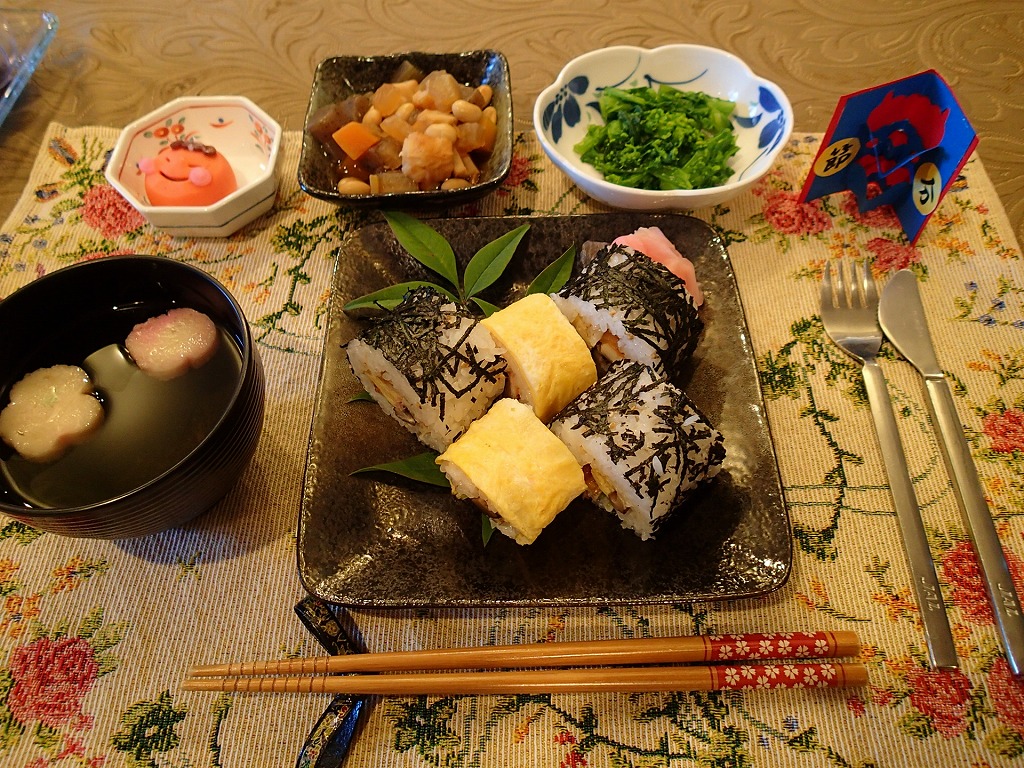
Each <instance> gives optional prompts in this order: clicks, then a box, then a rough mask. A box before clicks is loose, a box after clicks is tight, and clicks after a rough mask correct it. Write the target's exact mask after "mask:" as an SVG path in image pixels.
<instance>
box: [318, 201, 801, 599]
mask: <svg viewBox="0 0 1024 768" xmlns="http://www.w3.org/2000/svg"><path fill="white" fill-rule="evenodd" d="M429 223H430V224H431V226H434V227H435V228H436V229H437V230H438V231H439V232H441V234H442V235H444V236H445V237H446V238H447V239H448V241H449V242H450V243H451V244H452V246H453V248H454V249H455V252H456V254H457V255H458V256H459V257H460V259H461V260H462V265H464V264H465V260H466V259H468V258H469V257H470V256H472V254H473V253H475V252H476V250H477V249H478V248H480V247H481V246H482V245H484V244H486V243H487V242H490V241H491V240H494V239H495V238H497V237H498V236H500V235H502V234H504V233H506V232H508V231H509V230H511V229H512V228H514V227H516V226H518V225H519V224H522V223H528V224H530V230H529V232H528V234H527V237H526V238H525V239H524V240H523V242H522V243H521V244H520V250H519V252H518V254H517V255H516V257H515V258H514V259H513V261H512V263H511V264H510V265H509V268H508V270H507V271H508V272H510V273H511V274H510V275H509V280H508V281H507V282H506V284H504V285H503V286H501V288H500V291H501V294H500V295H497V296H494V297H492V298H491V300H492V301H494V302H495V303H498V304H501V303H502V302H503V301H507V300H508V298H510V297H511V296H514V295H516V293H517V291H522V290H523V288H524V287H525V286H526V285H527V284H528V283H529V282H530V280H532V279H533V278H534V277H535V276H536V275H537V274H538V273H539V272H540V271H541V270H542V269H543V268H544V267H545V266H547V265H548V264H550V263H551V262H552V261H554V260H555V259H556V258H557V257H558V256H560V255H561V254H562V253H563V252H564V251H565V250H566V249H567V248H568V247H569V246H571V245H572V244H574V243H575V245H576V248H577V252H579V248H580V245H581V244H582V243H583V242H585V241H587V240H597V241H610V240H612V239H614V238H615V237H616V236H618V235H620V234H623V233H627V232H632V231H633V230H634V229H636V228H637V227H639V226H659V227H661V229H662V230H663V231H664V232H665V234H666V235H668V237H669V238H671V239H672V240H673V242H674V243H675V244H676V245H677V247H678V248H679V250H680V251H681V252H682V253H683V254H684V255H686V256H688V257H689V258H690V259H691V260H692V261H693V262H694V264H695V266H696V269H697V275H698V279H699V280H700V283H701V287H702V289H703V291H704V293H705V296H706V299H705V304H704V306H703V308H702V309H701V313H702V316H703V317H704V320H705V323H706V328H705V331H704V334H703V337H702V339H701V342H700V345H699V346H698V348H697V351H696V355H695V358H694V360H693V362H692V365H691V368H690V370H689V371H687V373H686V377H685V381H683V382H681V384H682V385H683V388H684V389H685V391H686V392H687V393H688V394H689V395H690V397H691V398H692V399H693V400H694V401H695V402H696V403H697V405H698V406H699V407H700V408H701V410H702V411H703V412H704V413H705V414H706V415H707V416H708V418H709V419H710V420H711V422H712V423H713V424H715V426H717V427H718V428H719V429H720V430H721V431H722V433H723V435H724V437H725V444H726V450H727V456H726V460H725V463H724V465H723V469H722V471H721V473H720V474H719V475H718V476H717V477H716V478H715V479H714V480H713V481H712V482H711V483H710V484H709V485H707V486H706V487H704V488H702V489H700V490H699V491H698V492H697V493H695V494H694V496H693V497H692V498H691V499H690V501H689V502H688V505H687V508H686V509H684V510H679V511H677V512H676V514H675V517H673V518H672V519H671V520H670V521H669V522H667V523H666V524H665V525H664V526H662V528H661V529H660V530H659V532H658V536H657V538H656V539H654V540H651V541H641V540H640V539H639V538H638V537H637V536H636V535H635V534H634V533H633V532H631V531H627V530H623V529H622V528H621V527H620V526H619V523H618V520H617V519H616V518H615V517H614V516H613V515H610V514H608V513H606V512H602V511H601V510H599V509H597V508H596V507H595V506H593V505H592V504H590V503H588V502H586V501H584V500H582V499H578V500H577V501H575V502H573V503H572V504H571V505H570V506H569V507H568V508H567V509H566V510H565V511H563V512H562V513H561V514H560V515H559V516H558V517H557V518H556V519H555V520H554V522H553V523H552V524H551V525H549V526H548V527H547V528H546V529H545V530H544V532H543V533H541V535H540V537H539V538H538V539H537V541H536V542H534V543H533V544H532V545H530V546H525V547H523V546H519V545H517V544H516V543H515V542H513V541H512V540H511V539H509V538H507V537H506V536H503V535H501V534H499V533H495V534H494V535H493V537H492V538H491V540H490V542H489V543H488V544H487V545H486V546H484V545H483V542H482V537H481V523H480V512H479V510H478V509H477V508H476V507H475V506H473V505H472V504H471V503H469V502H467V501H459V500H457V499H455V498H454V497H453V496H452V495H451V494H449V493H448V492H447V491H445V490H443V489H440V488H433V487H429V486H426V485H418V484H415V483H413V482H408V483H390V482H383V481H381V480H380V479H379V478H374V477H372V476H371V475H366V474H361V475H355V476H353V475H351V474H350V473H351V472H352V471H353V470H356V469H360V468H362V467H366V466H370V465H376V464H380V463H384V462H388V461H396V460H399V459H402V458H408V457H410V456H413V455H415V454H418V453H422V452H423V451H424V450H425V449H424V447H423V446H422V445H420V444H419V443H418V442H417V441H416V439H415V438H414V437H413V436H412V435H410V434H409V433H408V432H406V431H405V430H404V429H403V428H402V427H401V426H400V425H399V424H398V423H396V422H394V421H392V420H391V418H390V417H388V416H387V415H386V414H385V413H384V412H383V411H382V410H381V409H380V408H378V407H377V406H376V404H374V403H371V402H350V400H351V398H352V397H353V396H354V395H357V394H358V393H359V392H360V391H361V389H362V388H361V385H360V384H359V382H358V380H357V379H356V378H355V376H353V374H352V372H351V370H350V368H349V366H348V361H347V359H346V356H345V349H344V346H343V345H344V344H345V343H346V342H348V341H349V340H350V339H351V338H352V337H353V336H355V335H356V334H357V333H358V331H359V328H360V323H361V322H362V321H360V320H355V319H352V318H350V317H348V316H346V315H345V313H344V312H343V311H342V309H341V308H342V306H343V305H344V304H345V303H346V302H347V301H349V300H350V299H353V298H355V297H357V296H360V295H362V294H364V293H368V292H370V291H373V290H377V289H380V288H383V287H386V286H388V285H391V284H394V283H397V282H400V281H403V280H411V279H428V278H429V276H428V275H426V274H424V272H423V271H422V268H419V266H418V264H417V263H416V262H415V261H413V259H412V258H411V257H410V256H408V254H406V253H405V251H404V250H403V249H402V247H401V246H400V245H399V244H398V243H397V242H396V240H395V238H394V236H393V234H392V232H391V230H390V228H389V227H388V226H387V225H386V224H379V225H371V226H367V227H364V228H363V229H360V230H358V231H356V232H354V233H353V234H352V235H351V236H349V238H347V239H346V241H345V244H344V246H343V248H342V249H341V252H340V254H339V259H338V264H337V268H336V272H335V275H334V282H333V294H332V305H331V312H330V319H329V327H328V331H327V338H326V340H325V347H324V357H323V368H322V375H321V381H320V387H319V392H318V394H317V400H316V405H315V412H314V417H313V426H312V432H311V437H310V445H309V455H308V461H307V465H306V476H305V481H304V488H303V496H302V505H301V512H300V517H299V538H298V568H299V575H300V577H301V579H302V582H303V584H304V585H305V587H306V588H307V589H308V590H309V592H311V593H312V594H314V595H316V596H317V597H320V598H322V599H323V600H326V601H328V602H332V603H336V604H344V605H352V606H367V607H402V606H418V607H452V606H468V605H539V604H559V605H595V604H610V603H666V602H677V601H701V600H719V599H727V598H740V597H751V596H755V595H761V594H764V593H766V592H769V591H771V590H773V589H776V588H777V587H780V586H782V584H784V583H785V581H786V579H787V578H788V576H789V571H790V566H791V562H792V537H791V533H790V526H789V518H788V515H787V511H786V505H785V503H784V500H783V495H782V487H781V482H780V479H779V472H778V465H777V463H776V458H775V453H774V449H773V447H772V442H771V437H770V435H769V432H768V424H767V419H766V417H765V411H764V402H763V400H762V397H761V390H760V387H759V384H758V378H757V371H756V368H755V364H754V357H753V352H752V350H751V347H750V335H749V333H748V332H747V326H746V321H745V319H744V316H743V309H742V307H741V305H740V299H739V294H738V292H737V290H736V283H735V279H734V277H733V273H732V267H731V265H730V263H729V257H728V254H727V253H726V250H725V246H724V244H723V243H722V240H721V239H720V238H719V237H718V235H717V234H716V233H715V232H714V231H713V230H712V229H711V228H710V227H709V226H708V225H707V224H705V223H703V222H701V221H700V220H698V219H694V218H691V217H688V216H679V215H646V214H634V213H611V214H599V215H589V216H552V217H540V218H528V219H520V218H505V217H495V218H467V219H457V218H453V219H434V220H430V221H429Z"/></svg>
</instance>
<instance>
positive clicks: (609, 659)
mask: <svg viewBox="0 0 1024 768" xmlns="http://www.w3.org/2000/svg"><path fill="white" fill-rule="evenodd" d="M858 653H860V640H859V639H858V637H857V635H856V633H854V632H789V633H781V634H780V633H771V634H767V633H766V634H743V635H701V636H692V637H651V638H633V639H625V640H584V641H576V642H558V643H532V644H524V645H494V646H483V647H477V648H438V649H430V650H423V651H389V652H385V653H359V654H349V655H346V656H320V657H314V658H304V659H281V660H274V661H251V662H242V663H234V664H208V665H202V666H197V667H193V668H192V670H191V671H190V673H189V674H190V675H191V676H192V677H208V676H214V675H329V674H344V673H353V672H403V671H412V670H430V669H434V670H441V669H498V668H506V669H512V668H528V667H584V666H609V665H622V664H681V663H711V662H722V661H736V662H738V661H745V662H749V661H759V660H764V659H812V658H822V659H825V658H841V657H845V656H856V655H857V654H858Z"/></svg>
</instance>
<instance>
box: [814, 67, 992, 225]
mask: <svg viewBox="0 0 1024 768" xmlns="http://www.w3.org/2000/svg"><path fill="white" fill-rule="evenodd" d="M977 143H978V136H977V133H975V131H974V128H972V127H971V124H970V123H969V122H968V120H967V117H966V115H964V112H963V110H962V109H961V108H960V104H959V103H958V102H957V100H956V96H954V95H953V91H952V90H951V89H950V87H949V85H948V84H947V83H946V81H945V80H943V79H942V76H941V75H939V73H938V72H936V71H935V70H927V71H925V72H921V73H919V74H916V75H912V76H911V77H907V78H905V79H903V80H896V81H893V82H891V83H886V84H885V85H879V86H875V87H873V88H867V89H865V90H862V91H857V92H856V93H851V94H848V95H846V96H844V97H843V98H841V99H840V100H839V104H838V106H837V107H836V111H835V114H834V115H833V116H832V122H831V124H830V125H829V127H828V131H827V132H826V133H825V137H824V139H823V140H822V142H821V149H820V150H819V151H818V155H817V157H816V158H815V160H814V165H813V167H812V169H811V172H810V173H809V174H808V176H807V181H806V182H805V183H804V187H803V190H802V191H801V193H800V200H801V202H806V201H807V200H816V199H817V198H819V197H824V196H826V195H830V194H832V193H833V192H842V191H844V190H850V191H852V192H853V193H854V194H855V195H856V196H857V202H858V205H859V207H860V210H861V212H864V211H868V210H871V209H872V208H877V207H878V206H880V205H891V206H892V207H893V209H894V210H895V212H896V215H897V216H898V217H899V220H900V223H901V224H902V225H903V231H904V232H905V233H906V235H907V238H908V239H909V240H910V242H911V243H914V242H916V241H917V238H918V236H919V235H920V234H921V230H922V229H923V228H924V225H925V223H926V222H927V221H928V218H929V217H930V216H931V215H932V213H933V212H934V211H935V209H936V208H937V207H938V205H939V201H940V200H942V197H943V195H945V194H946V191H947V190H948V189H949V186H950V184H952V182H953V180H954V179H955V178H956V177H957V175H958V174H959V172H960V169H961V168H962V167H963V165H964V163H966V162H967V159H968V158H969V157H970V156H971V152H972V151H973V150H974V147H975V146H976V145H977Z"/></svg>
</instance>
